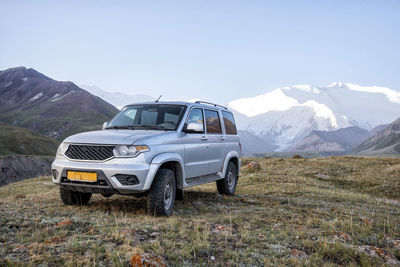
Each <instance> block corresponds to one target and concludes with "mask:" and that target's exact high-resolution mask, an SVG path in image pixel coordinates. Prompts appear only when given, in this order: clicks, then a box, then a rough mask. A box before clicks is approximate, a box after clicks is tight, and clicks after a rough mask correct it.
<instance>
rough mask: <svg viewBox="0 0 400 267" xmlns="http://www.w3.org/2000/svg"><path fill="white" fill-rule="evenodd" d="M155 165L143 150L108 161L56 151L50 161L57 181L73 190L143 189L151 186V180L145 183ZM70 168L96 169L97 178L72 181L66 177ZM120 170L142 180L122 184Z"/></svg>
mask: <svg viewBox="0 0 400 267" xmlns="http://www.w3.org/2000/svg"><path fill="white" fill-rule="evenodd" d="M152 165H153V164H148V163H146V162H145V158H144V156H143V154H140V155H138V156H137V157H135V158H113V159H110V160H108V161H105V162H93V161H75V160H74V161H73V160H69V159H67V158H66V157H64V156H61V155H57V157H56V159H55V161H54V162H53V163H52V165H51V169H52V170H56V175H55V176H56V177H54V176H53V178H52V179H53V182H54V183H56V184H59V185H61V186H64V187H67V188H69V189H71V190H74V191H81V192H92V193H104V194H114V193H117V194H132V193H141V192H144V191H147V190H148V189H149V183H148V182H147V183H146V181H147V180H148V177H149V176H151V175H153V171H151V170H153V169H155V168H156V167H157V166H152ZM67 171H86V172H96V173H97V177H98V181H97V182H81V181H71V180H68V179H67V178H66V177H67ZM118 174H121V175H134V176H136V177H137V179H138V181H139V184H136V185H123V184H121V183H120V182H119V181H118V179H117V178H116V175H118ZM149 178H150V177H149ZM151 178H152V177H151Z"/></svg>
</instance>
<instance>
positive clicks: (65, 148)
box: [57, 143, 69, 155]
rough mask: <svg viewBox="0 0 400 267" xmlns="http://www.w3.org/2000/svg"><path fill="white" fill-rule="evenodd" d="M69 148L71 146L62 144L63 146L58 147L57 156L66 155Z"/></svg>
mask: <svg viewBox="0 0 400 267" xmlns="http://www.w3.org/2000/svg"><path fill="white" fill-rule="evenodd" d="M68 146H69V144H66V143H61V144H60V145H59V146H58V149H57V154H58V155H64V153H65V152H66V151H67V149H68Z"/></svg>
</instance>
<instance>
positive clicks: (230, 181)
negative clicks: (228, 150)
mask: <svg viewBox="0 0 400 267" xmlns="http://www.w3.org/2000/svg"><path fill="white" fill-rule="evenodd" d="M237 182H238V173H237V168H236V165H235V163H233V162H232V161H230V162H229V163H228V167H227V168H226V173H225V177H224V179H221V180H218V181H217V190H218V193H220V194H221V195H231V196H232V195H234V194H235V191H236V186H237Z"/></svg>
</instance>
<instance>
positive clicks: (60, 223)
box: [56, 221, 72, 226]
mask: <svg viewBox="0 0 400 267" xmlns="http://www.w3.org/2000/svg"><path fill="white" fill-rule="evenodd" d="M71 224H72V221H63V222H59V223H57V224H56V226H67V225H71Z"/></svg>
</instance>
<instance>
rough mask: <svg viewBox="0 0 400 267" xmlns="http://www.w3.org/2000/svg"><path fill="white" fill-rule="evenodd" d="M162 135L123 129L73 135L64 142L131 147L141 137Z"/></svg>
mask: <svg viewBox="0 0 400 267" xmlns="http://www.w3.org/2000/svg"><path fill="white" fill-rule="evenodd" d="M162 134H165V131H158V130H156V131H155V130H125V129H124V130H102V131H93V132H85V133H79V134H75V135H72V136H70V137H68V138H66V139H65V140H64V142H65V143H78V144H108V145H131V144H133V143H134V142H136V141H137V140H139V139H141V138H143V137H148V136H153V135H162Z"/></svg>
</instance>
